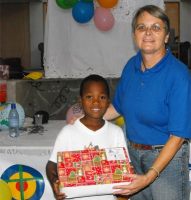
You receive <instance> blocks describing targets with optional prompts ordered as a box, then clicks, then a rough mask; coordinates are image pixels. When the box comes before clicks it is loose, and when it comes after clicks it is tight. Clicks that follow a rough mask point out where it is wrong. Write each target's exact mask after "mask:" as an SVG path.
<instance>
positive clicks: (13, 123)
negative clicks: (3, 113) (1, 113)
mask: <svg viewBox="0 0 191 200" xmlns="http://www.w3.org/2000/svg"><path fill="white" fill-rule="evenodd" d="M8 121H9V136H10V137H18V136H19V114H18V112H17V110H16V104H15V103H12V104H11V110H10V112H9V116H8Z"/></svg>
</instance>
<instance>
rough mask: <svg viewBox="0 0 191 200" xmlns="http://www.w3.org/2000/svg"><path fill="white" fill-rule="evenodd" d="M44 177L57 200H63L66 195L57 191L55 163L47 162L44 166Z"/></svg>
mask: <svg viewBox="0 0 191 200" xmlns="http://www.w3.org/2000/svg"><path fill="white" fill-rule="evenodd" d="M46 175H47V178H48V180H49V182H50V185H51V187H52V190H53V192H54V196H55V198H56V199H57V200H63V199H65V197H66V195H65V194H64V193H61V192H60V189H59V183H60V182H59V179H58V173H57V163H54V162H52V161H50V160H49V161H48V163H47V165H46Z"/></svg>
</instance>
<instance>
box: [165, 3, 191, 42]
mask: <svg viewBox="0 0 191 200" xmlns="http://www.w3.org/2000/svg"><path fill="white" fill-rule="evenodd" d="M164 2H179V3H180V42H185V41H189V42H191V21H190V20H189V19H190V18H191V12H190V11H191V1H190V0H164Z"/></svg>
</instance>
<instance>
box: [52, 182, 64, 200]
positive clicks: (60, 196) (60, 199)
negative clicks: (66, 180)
mask: <svg viewBox="0 0 191 200" xmlns="http://www.w3.org/2000/svg"><path fill="white" fill-rule="evenodd" d="M59 186H60V181H59V180H56V181H55V182H54V183H53V185H52V189H53V191H54V196H55V198H56V200H63V199H65V198H66V195H65V193H61V192H60V187H59Z"/></svg>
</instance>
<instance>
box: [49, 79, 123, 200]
mask: <svg viewBox="0 0 191 200" xmlns="http://www.w3.org/2000/svg"><path fill="white" fill-rule="evenodd" d="M80 102H81V104H82V108H83V110H84V116H83V117H82V118H80V119H77V120H76V121H75V123H74V124H72V125H71V124H68V125H66V126H65V127H64V128H63V129H62V130H61V132H60V133H59V135H58V137H57V139H56V142H55V145H54V149H53V152H52V155H51V157H50V160H49V161H48V163H47V166H46V172H47V177H48V179H49V181H50V184H51V187H52V190H53V192H54V195H55V198H56V199H57V200H62V199H65V198H66V196H67V194H63V193H60V192H59V180H58V175H57V152H59V151H68V150H69V151H72V150H82V149H84V148H88V147H99V148H100V149H101V148H109V147H125V148H126V142H125V138H124V134H123V131H122V129H121V128H119V127H118V126H117V125H114V124H112V123H110V122H108V121H105V120H104V119H103V116H104V114H105V112H106V110H107V108H108V106H109V103H110V100H109V86H108V84H107V81H106V80H105V79H104V78H103V77H101V76H99V75H90V76H88V77H86V78H85V79H83V81H82V83H81V85H80ZM76 199H80V200H82V199H83V200H93V199H94V200H115V199H116V197H115V196H113V195H102V196H91V197H81V198H76Z"/></svg>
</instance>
